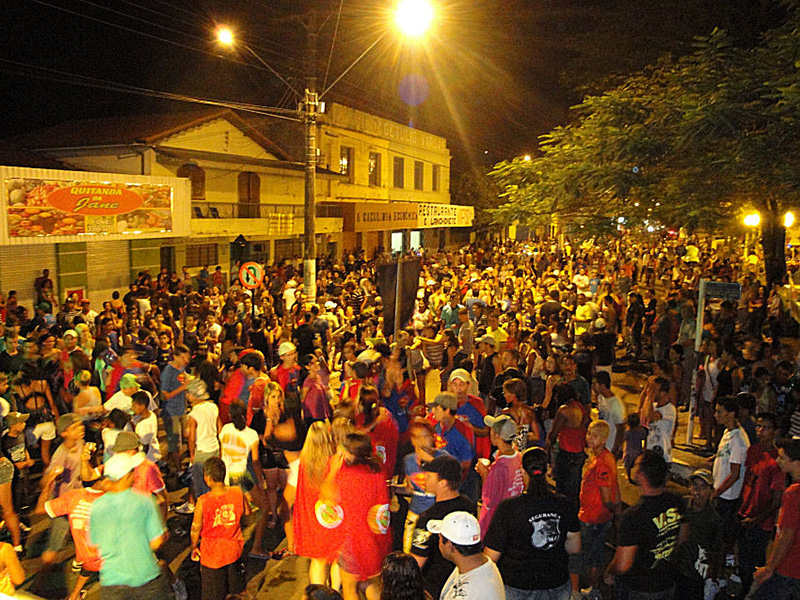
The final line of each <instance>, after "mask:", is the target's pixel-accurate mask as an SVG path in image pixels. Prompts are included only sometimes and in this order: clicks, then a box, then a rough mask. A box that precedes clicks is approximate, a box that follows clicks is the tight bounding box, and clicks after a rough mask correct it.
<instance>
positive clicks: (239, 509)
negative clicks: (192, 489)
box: [200, 487, 244, 569]
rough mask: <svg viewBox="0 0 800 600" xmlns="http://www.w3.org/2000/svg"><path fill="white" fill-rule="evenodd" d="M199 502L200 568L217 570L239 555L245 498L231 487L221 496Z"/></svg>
mask: <svg viewBox="0 0 800 600" xmlns="http://www.w3.org/2000/svg"><path fill="white" fill-rule="evenodd" d="M201 498H202V501H203V507H202V510H203V528H202V529H201V530H200V564H201V565H203V566H204V567H208V568H210V569H220V568H222V567H225V566H227V565H229V564H231V563H232V562H235V561H236V560H238V559H239V557H240V556H241V555H242V548H243V547H244V536H243V535H242V527H241V521H242V515H244V494H243V493H242V490H241V488H238V487H230V488H228V489H227V490H225V492H224V493H222V494H212V493H211V492H209V493H207V494H203V495H202V496H201Z"/></svg>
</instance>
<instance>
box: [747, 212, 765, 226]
mask: <svg viewBox="0 0 800 600" xmlns="http://www.w3.org/2000/svg"><path fill="white" fill-rule="evenodd" d="M759 223H761V215H760V214H758V213H757V212H756V213H751V214H749V215H747V216H745V218H744V224H745V225H747V226H748V227H758V224H759Z"/></svg>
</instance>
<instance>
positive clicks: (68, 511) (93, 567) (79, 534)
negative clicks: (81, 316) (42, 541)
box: [44, 488, 104, 572]
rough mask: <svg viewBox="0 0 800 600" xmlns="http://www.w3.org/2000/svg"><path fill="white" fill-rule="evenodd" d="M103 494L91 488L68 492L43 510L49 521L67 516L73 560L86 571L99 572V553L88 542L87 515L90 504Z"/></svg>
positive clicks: (50, 502)
mask: <svg viewBox="0 0 800 600" xmlns="http://www.w3.org/2000/svg"><path fill="white" fill-rule="evenodd" d="M103 493H104V492H101V491H100V490H95V489H92V488H81V489H79V490H69V491H68V492H66V493H64V494H62V495H61V496H59V497H58V498H54V499H52V500H48V501H47V502H46V503H45V505H44V509H45V511H47V514H48V516H49V517H50V518H51V519H55V518H56V517H63V516H65V515H66V516H67V517H68V518H69V528H70V531H71V532H72V541H74V542H75V559H76V560H77V561H78V562H82V563H83V568H84V569H86V570H87V571H95V572H99V571H100V565H101V560H100V553H99V551H98V550H97V548H96V547H95V546H92V544H91V543H90V542H89V515H90V513H91V511H92V503H93V502H94V501H95V500H97V499H98V498H99V497H100V496H102V495H103Z"/></svg>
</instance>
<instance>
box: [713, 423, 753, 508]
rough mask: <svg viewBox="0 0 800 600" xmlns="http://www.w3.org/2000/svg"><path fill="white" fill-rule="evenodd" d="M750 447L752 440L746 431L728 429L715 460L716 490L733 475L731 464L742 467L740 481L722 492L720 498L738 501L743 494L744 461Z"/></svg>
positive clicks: (738, 428)
mask: <svg viewBox="0 0 800 600" xmlns="http://www.w3.org/2000/svg"><path fill="white" fill-rule="evenodd" d="M749 447H750V440H748V439H747V434H746V433H745V431H744V429H742V428H741V427H737V428H736V429H728V430H726V431H725V435H723V436H722V439H721V440H720V442H719V448H718V449H717V456H716V457H715V458H714V489H716V488H718V487H719V486H721V485H722V482H723V481H725V480H726V479H727V478H728V475H730V474H731V464H736V465H741V468H740V469H739V479H737V480H736V483H734V484H733V485H732V486H731V487H729V488H728V489H727V490H725V491H724V492H722V493H721V494H720V495H719V497H720V498H723V499H725V500H736V499H737V498H738V497H739V496H740V495H741V493H742V484H743V483H744V459H745V455H746V454H747V449H748V448H749Z"/></svg>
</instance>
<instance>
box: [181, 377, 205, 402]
mask: <svg viewBox="0 0 800 600" xmlns="http://www.w3.org/2000/svg"><path fill="white" fill-rule="evenodd" d="M186 392H187V393H189V394H191V395H192V396H194V397H195V398H198V399H200V400H208V386H207V385H206V382H205V381H203V380H202V379H192V380H191V381H190V382H189V384H188V385H187V386H186Z"/></svg>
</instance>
